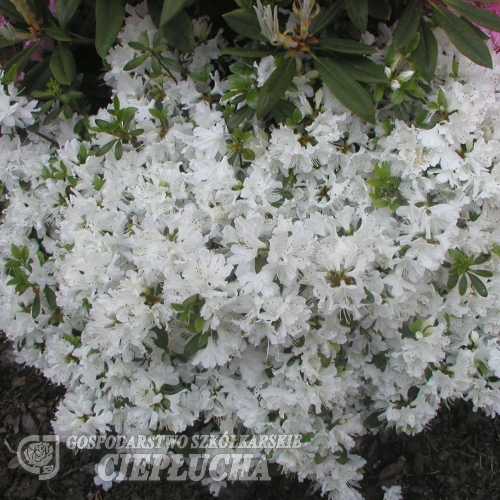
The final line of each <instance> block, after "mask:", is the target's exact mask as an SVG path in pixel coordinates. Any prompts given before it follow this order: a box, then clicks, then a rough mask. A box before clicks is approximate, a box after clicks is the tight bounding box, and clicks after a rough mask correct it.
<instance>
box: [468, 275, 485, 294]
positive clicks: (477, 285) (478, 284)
mask: <svg viewBox="0 0 500 500" xmlns="http://www.w3.org/2000/svg"><path fill="white" fill-rule="evenodd" d="M467 276H469V279H470V282H471V285H472V288H474V290H476V292H477V293H478V294H479V295H481V297H487V296H488V290H487V289H486V286H485V284H484V283H483V282H482V281H481V280H480V279H479V278H478V277H477V276H474V275H473V274H467Z"/></svg>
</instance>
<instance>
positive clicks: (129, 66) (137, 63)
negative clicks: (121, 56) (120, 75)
mask: <svg viewBox="0 0 500 500" xmlns="http://www.w3.org/2000/svg"><path fill="white" fill-rule="evenodd" d="M148 57H149V54H141V55H140V56H137V57H134V58H133V59H131V60H130V61H129V62H128V63H127V64H125V66H123V71H132V70H133V69H135V68H137V67H139V66H140V65H141V64H142V63H143V62H144V61H145V60H146V59H147V58H148Z"/></svg>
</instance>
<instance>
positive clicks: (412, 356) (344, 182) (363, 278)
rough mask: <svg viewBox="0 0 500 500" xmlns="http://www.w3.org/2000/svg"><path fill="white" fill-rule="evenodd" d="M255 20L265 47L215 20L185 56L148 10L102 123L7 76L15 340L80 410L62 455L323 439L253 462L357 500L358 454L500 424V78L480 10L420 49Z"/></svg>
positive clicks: (4, 227) (433, 17) (7, 293)
mask: <svg viewBox="0 0 500 500" xmlns="http://www.w3.org/2000/svg"><path fill="white" fill-rule="evenodd" d="M68 3H69V2H68ZM242 3H243V4H244V5H243V6H241V5H240V8H241V9H242V10H243V13H242V12H238V13H237V14H236V15H235V14H234V13H232V14H231V13H229V14H228V15H227V16H226V17H229V18H230V19H232V20H231V21H230V22H229V25H231V22H233V28H235V27H236V26H235V25H234V18H235V17H238V16H246V17H247V18H249V16H252V19H255V20H256V22H257V23H258V24H257V25H258V28H257V29H258V30H259V33H260V36H261V37H262V40H254V41H248V40H247V39H244V34H240V41H238V40H237V44H238V45H236V44H231V45H229V44H228V42H227V40H226V39H225V38H224V34H223V32H222V31H221V30H219V31H215V32H214V30H213V29H211V25H210V20H209V19H208V18H206V17H194V16H193V17H192V18H191V17H189V25H190V28H189V30H188V33H189V45H188V46H184V47H182V46H179V44H181V45H182V43H183V42H182V40H181V41H179V40H178V39H176V42H175V43H174V42H173V41H172V39H171V38H172V35H170V39H168V37H166V36H165V32H164V29H163V27H162V26H160V23H159V22H158V19H159V18H158V16H157V15H156V14H155V15H154V16H153V18H152V16H151V15H150V13H151V12H152V9H154V8H155V5H154V4H155V2H145V3H141V4H138V5H136V6H135V7H133V6H131V5H128V6H127V7H126V16H125V25H124V27H123V29H122V30H121V31H120V33H119V35H118V39H117V41H116V43H115V44H114V45H113V46H112V47H111V48H110V50H109V52H108V54H107V56H106V65H107V71H106V73H105V76H104V80H105V82H106V83H107V85H109V86H110V87H111V89H112V93H113V97H112V101H111V102H110V104H109V105H108V106H107V107H106V108H102V109H100V110H99V111H98V112H96V113H95V114H93V115H88V114H82V113H79V112H76V111H75V110H74V111H73V112H72V113H69V112H67V113H53V114H52V116H50V119H47V117H48V115H50V113H51V110H53V109H56V108H57V107H58V106H59V102H58V101H57V100H56V99H55V100H54V101H53V102H51V106H50V107H49V108H47V109H45V107H44V109H43V110H42V111H41V112H40V111H39V110H40V107H43V103H42V102H37V101H34V100H30V99H28V98H27V96H25V95H23V92H22V83H21V84H18V85H17V86H16V84H15V83H14V80H13V78H12V74H10V75H9V74H8V71H7V72H2V78H3V86H2V87H1V101H0V102H1V108H0V122H1V132H2V137H1V138H0V181H1V190H2V198H1V202H2V204H3V216H2V217H3V218H2V220H1V226H0V255H1V280H0V310H1V313H0V327H1V328H2V329H3V330H4V331H5V332H6V333H7V335H8V336H9V338H10V339H11V340H12V341H13V343H14V346H15V348H16V349H17V353H18V357H19V361H20V362H25V363H27V364H29V365H33V366H36V367H38V368H39V369H40V370H41V371H42V372H43V373H44V374H45V375H46V376H47V377H48V378H50V379H51V380H52V381H54V382H56V383H59V384H63V385H64V386H65V387H66V389H67V392H66V395H65V397H64V399H63V401H62V402H61V404H60V406H59V409H58V412H57V417H56V420H55V421H54V430H55V432H56V433H58V434H59V435H60V436H61V438H62V439H65V438H66V437H68V436H70V435H74V434H76V435H83V436H90V435H94V434H103V435H104V434H112V433H115V434H123V435H129V436H133V435H139V434H142V435H143V434H148V435H149V434H151V435H154V434H162V433H189V432H193V429H197V428H198V429H199V428H200V426H202V425H207V426H208V429H209V430H210V431H211V432H212V433H220V434H224V433H227V434H226V435H239V434H266V435H271V434H295V435H296V434H300V435H302V442H303V446H302V447H301V448H294V449H286V450H285V449H273V450H270V449H265V448H264V449H260V450H259V449H256V450H253V452H254V453H255V454H256V456H259V455H266V457H267V460H268V461H269V462H271V463H275V464H277V465H279V466H280V467H281V470H282V472H283V473H285V474H290V473H294V474H296V475H297V476H298V478H299V479H300V480H303V479H304V478H309V479H312V480H314V481H315V482H316V484H317V485H318V487H319V488H320V489H321V491H322V492H323V493H329V494H330V498H338V499H342V500H344V499H355V498H360V495H359V493H358V492H357V491H356V482H357V481H359V480H360V479H361V478H362V474H363V465H364V460H363V459H362V458H361V457H360V456H359V455H358V454H357V453H356V451H355V442H356V438H357V437H358V436H360V435H362V434H364V433H367V432H376V431H377V430H378V429H381V428H384V429H386V428H392V427H394V428H396V429H397V431H398V432H404V433H417V432H420V431H421V430H422V429H423V428H424V427H425V425H426V424H427V423H428V422H429V421H430V420H431V419H432V418H433V417H434V416H435V415H436V412H437V409H438V408H439V406H440V405H441V404H443V403H446V401H449V400H453V399H456V398H461V399H465V400H469V401H471V402H472V404H473V406H474V408H475V409H478V408H481V409H483V410H484V411H485V412H486V413H488V414H489V415H496V414H498V413H499V412H500V344H499V335H498V328H499V324H500V307H499V304H500V272H499V271H500V257H499V255H500V166H499V164H498V163H499V160H500V143H499V140H500V114H499V111H500V96H499V95H498V89H500V66H499V63H500V60H499V56H498V55H497V54H496V53H495V51H491V50H490V48H488V46H487V45H485V42H484V41H482V38H481V36H480V35H479V33H478V31H479V28H477V27H476V26H475V25H473V24H471V23H469V21H467V22H466V21H464V20H463V18H460V17H458V16H457V15H456V13H458V14H461V12H460V6H461V4H460V2H458V0H453V2H451V0H450V1H449V2H446V3H447V4H450V5H451V6H452V7H455V6H458V7H457V10H456V11H455V12H456V13H452V12H451V11H448V10H446V9H445V7H443V6H442V5H441V4H440V5H435V6H434V7H433V8H434V12H432V11H431V10H429V9H427V10H426V9H425V8H424V9H423V10H422V9H421V6H420V4H418V6H417V5H416V2H408V3H407V5H406V6H404V5H403V7H404V8H403V9H401V16H403V17H401V19H400V23H401V22H402V21H404V20H405V19H406V20H407V21H408V23H409V24H410V28H411V29H412V30H413V33H412V34H411V37H408V39H406V38H405V36H406V35H404V34H402V31H401V29H400V28H399V26H400V25H401V24H400V23H399V24H398V23H397V22H394V23H392V24H390V25H386V24H384V23H379V22H378V21H374V19H376V18H374V17H372V16H371V15H370V16H368V14H367V16H368V17H367V19H368V21H367V24H366V26H365V24H362V21H363V20H361V19H359V18H356V17H355V18H354V19H351V21H352V22H351V21H348V20H347V18H352V17H354V16H355V14H354V12H353V11H350V8H349V7H348V8H347V11H344V10H342V11H341V12H340V11H339V16H341V17H340V19H344V18H345V19H346V20H345V23H344V21H342V23H339V22H338V19H339V17H336V16H333V17H331V20H330V21H329V22H328V23H327V24H326V25H324V26H322V27H321V29H319V28H318V29H316V30H315V31H314V28H311V26H312V24H311V25H308V22H309V21H311V22H312V21H313V20H314V19H315V18H316V17H317V18H319V19H325V16H324V14H325V13H324V12H322V13H323V17H322V18H321V17H320V16H319V15H318V16H314V14H315V13H316V14H319V12H320V11H319V10H318V9H322V7H318V6H317V5H315V3H314V2H306V1H305V0H304V1H303V2H298V3H297V5H295V6H292V5H291V4H290V2H276V4H279V5H280V9H277V10H276V9H273V8H272V5H263V4H262V3H261V2H260V1H257V2H254V3H253V2H238V4H242ZM359 3H360V4H364V2H359ZM336 4H337V3H335V2H333V4H332V5H336ZM385 4H387V5H389V7H390V6H391V4H389V2H380V5H385ZM347 5H348V4H346V6H347ZM466 5H469V4H466ZM369 6H372V3H369ZM408 6H410V7H411V9H410V10H407V8H408ZM148 8H149V10H148ZM329 8H330V7H328V6H327V7H326V11H328V9H329ZM370 8H371V7H370ZM252 9H253V10H252ZM159 12H160V16H161V9H160V11H159ZM178 12H182V13H185V11H183V10H182V6H181V9H180V10H179V11H178ZM231 12H233V11H231ZM405 12H406V13H407V14H406V17H404V16H405V14H404V13H405ZM415 12H416V14H415ZM472 12H473V13H475V14H477V12H476V11H472ZM178 15H182V14H178ZM186 15H187V14H186ZM377 15H378V16H379V17H382V15H381V14H380V13H378V14H377ZM384 15H386V17H390V15H391V14H390V13H389V14H387V13H386V14H384ZM231 16H232V17H231ZM342 16H343V17H342ZM414 16H417V17H416V18H415V19H416V20H417V22H416V23H415V19H414ZM449 16H454V17H455V18H456V19H458V20H459V21H460V22H463V23H464V24H466V25H467V27H468V28H469V29H470V30H471V31H472V32H473V33H475V36H477V39H476V38H474V39H473V42H474V43H476V42H477V40H479V41H480V44H479V42H477V44H476V45H475V47H476V49H475V50H476V52H478V51H479V52H478V53H479V54H480V55H481V57H482V59H481V60H479V61H478V60H476V61H471V59H470V56H471V55H473V54H470V53H467V51H468V48H470V47H469V46H467V47H466V48H465V49H464V42H463V40H458V41H457V40H456V39H453V38H454V26H455V24H453V23H456V21H455V20H450V19H451V18H450V17H449ZM488 16H489V14H488ZM363 19H364V18H363ZM447 19H448V21H446V20H447ZM484 19H486V18H484ZM488 19H493V20H494V21H492V22H496V18H495V17H493V16H490V17H488ZM479 20H480V19H475V20H474V22H477V21H479ZM349 22H351V24H348V23H349ZM447 22H448V24H447ZM482 22H483V24H484V20H483V21H482ZM284 23H285V24H286V26H285V25H284ZM330 23H331V24H330ZM358 23H359V25H358ZM363 23H364V21H363ZM166 24H167V25H168V22H167V23H166ZM438 24H440V25H441V27H438ZM257 25H255V23H254V26H257ZM351 25H352V26H351ZM344 26H348V27H349V29H350V30H351V31H350V33H351V35H352V36H351V35H349V36H351V38H352V39H351V38H349V37H348V36H347V35H346V36H344V37H343V38H342V37H339V36H330V35H332V33H331V32H335V33H333V34H337V33H340V32H342V30H343V29H344ZM411 26H413V27H411ZM450 26H451V28H450ZM398 28H399V31H398ZM410 28H408V29H410ZM310 29H311V30H312V31H310ZM352 29H357V31H352ZM363 29H365V31H364V32H363V33H362V34H361V32H362V30H363ZM247 34H248V33H247ZM323 34H324V36H323ZM309 35H310V36H309ZM356 37H358V39H357V40H356V39H355V38H356ZM398 37H403V39H401V38H399V41H398ZM310 38H315V39H317V40H316V41H314V40H311V39H310ZM322 38H324V40H323V41H321V39H322ZM339 40H346V41H339ZM422 40H427V42H425V43H426V44H427V45H425V43H424V49H425V50H427V52H428V55H429V56H430V57H431V59H430V60H427V62H426V63H425V64H424V62H425V61H424V60H423V59H422V58H420V56H419V55H418V54H419V51H420V50H422V47H421V43H422ZM184 42H185V40H184ZM469 42H470V39H469ZM186 43H187V42H186ZM300 44H302V45H300ZM429 44H430V45H429ZM316 45H317V46H318V47H320V48H319V49H317V48H315V46H316ZM469 45H470V44H469ZM332 47H333V49H332ZM478 47H480V48H479V49H478ZM484 48H486V50H487V52H485V49H484ZM342 51H343V52H342ZM346 51H347V52H346ZM352 51H355V52H352ZM339 54H341V55H339ZM342 54H343V55H342ZM346 54H350V55H351V56H352V59H349V58H348V57H346ZM476 55H477V54H476ZM474 58H475V59H477V57H475V56H474V55H473V57H472V59H474ZM353 60H354V61H358V63H359V64H357V63H352V61H353ZM349 61H351V63H352V64H351V66H353V65H354V66H357V67H358V73H357V74H358V77H355V76H353V73H352V71H353V70H352V67H351V69H350V70H349V69H346V68H348V66H349V64H350V63H349ZM477 63H481V64H482V65H478V64H477ZM429 64H431V65H432V66H431V67H430V66H429ZM487 66H490V68H488V67H487ZM367 68H368V69H367ZM369 68H372V74H375V75H378V76H377V78H378V80H377V81H370V80H369V81H367V79H366V77H365V79H364V80H363V79H362V78H361V79H360V78H359V75H362V74H363V71H364V72H368V71H369ZM349 71H350V73H349ZM339 75H344V76H342V78H344V79H345V80H344V83H345V82H347V83H348V85H344V86H343V87H342V85H340V84H341V83H342V81H341V77H340V76H339ZM356 78H357V79H356ZM59 83H61V82H59ZM339 89H340V90H339ZM342 89H343V90H342ZM353 92H354V94H355V95H357V96H358V97H359V99H361V101H356V99H355V98H353ZM360 96H362V98H361V97H360ZM224 449H225V450H226V451H225V452H227V451H228V448H224ZM164 451H165V452H167V451H168V450H167V449H165V450H164ZM211 451H212V452H214V450H211ZM222 465H223V464H222ZM222 465H221V466H222ZM205 482H206V483H207V484H209V485H210V487H211V489H212V491H213V492H218V491H219V489H220V487H221V486H222V484H221V483H220V482H215V481H213V480H211V479H210V478H207V479H206V480H205Z"/></svg>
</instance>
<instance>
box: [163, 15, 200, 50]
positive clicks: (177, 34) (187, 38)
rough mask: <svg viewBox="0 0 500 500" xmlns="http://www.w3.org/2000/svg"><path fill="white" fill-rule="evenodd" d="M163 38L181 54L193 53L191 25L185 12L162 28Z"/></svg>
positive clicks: (193, 44)
mask: <svg viewBox="0 0 500 500" xmlns="http://www.w3.org/2000/svg"><path fill="white" fill-rule="evenodd" d="M163 36H164V37H165V38H166V39H167V40H168V41H169V42H170V43H171V44H172V45H173V46H174V47H176V48H178V49H179V50H180V51H181V52H187V53H191V52H194V47H195V43H194V34H193V24H192V23H191V18H190V17H189V15H188V14H186V12H184V11H182V12H180V13H179V14H178V15H177V16H176V17H175V18H174V19H172V21H170V22H169V23H167V24H165V25H164V26H163Z"/></svg>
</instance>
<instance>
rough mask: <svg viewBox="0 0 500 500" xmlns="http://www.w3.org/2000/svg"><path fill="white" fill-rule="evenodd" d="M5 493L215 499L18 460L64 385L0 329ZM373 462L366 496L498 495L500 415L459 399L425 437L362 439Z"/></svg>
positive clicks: (306, 487) (279, 491)
mask: <svg viewBox="0 0 500 500" xmlns="http://www.w3.org/2000/svg"><path fill="white" fill-rule="evenodd" d="M0 381H1V382H0V498H2V499H6V500H10V499H36V500H56V499H71V500H167V499H168V500H181V499H182V500H210V499H212V498H213V497H211V496H210V495H209V494H208V493H207V492H206V490H205V489H204V488H203V487H201V486H200V485H199V484H198V483H191V484H189V483H187V482H183V483H180V484H176V483H172V482H167V481H165V482H161V483H153V482H149V483H144V482H123V483H121V484H116V485H115V486H113V488H111V489H110V490H109V491H108V492H105V491H103V490H102V488H98V487H96V486H95V485H94V482H93V476H94V474H93V471H94V468H93V463H95V460H94V458H93V457H92V455H91V454H90V452H88V451H84V452H81V451H80V452H78V453H77V454H75V453H74V452H73V451H71V450H68V449H66V448H65V446H61V468H60V471H59V473H58V474H57V475H56V476H55V477H54V478H53V479H50V480H48V481H39V480H38V479H36V478H35V476H33V475H31V474H29V473H27V472H25V471H24V470H23V469H22V468H21V467H20V466H19V464H18V462H17V458H16V454H15V450H16V448H17V445H18V443H19V442H20V441H21V439H23V438H24V437H25V436H27V435H31V434H49V433H50V431H51V427H50V420H51V419H52V417H53V415H54V412H55V410H56V407H57V403H58V401H59V399H60V398H61V397H62V396H63V395H64V388H62V387H58V386H55V385H53V384H51V383H49V382H48V381H47V380H46V379H45V378H44V377H43V376H42V375H40V374H39V373H38V372H37V371H36V370H34V369H32V368H28V367H23V366H20V365H17V364H16V363H15V361H14V358H13V355H12V352H11V349H10V345H9V344H8V342H6V341H5V338H4V337H3V336H2V335H1V334H0ZM357 447H358V451H359V453H361V455H362V456H363V457H364V458H365V459H366V460H367V464H366V466H365V471H366V472H365V477H364V480H363V482H362V484H361V489H360V491H361V493H362V495H363V497H364V498H365V499H366V500H381V499H382V498H383V490H382V487H383V486H386V487H388V486H391V485H393V484H399V485H401V486H402V487H403V494H404V500H417V499H418V500H421V499H428V500H499V499H500V420H499V419H498V418H497V419H491V418H488V417H486V416H485V415H484V414H482V413H480V412H479V413H474V412H473V411H472V409H471V407H470V405H469V404H467V403H464V402H455V403H454V404H450V405H449V407H448V408H443V409H441V410H440V411H439V414H438V416H437V417H436V418H435V419H434V420H433V421H432V422H431V424H430V425H429V428H428V429H427V430H426V431H425V432H424V433H422V434H420V435H418V436H406V435H397V434H396V433H394V432H389V433H387V434H377V435H375V436H372V435H369V436H364V437H361V438H359V440H358V443H357ZM219 498H221V499H222V500H259V499H260V500H271V499H272V500H301V499H309V500H319V499H320V498H321V497H320V496H319V494H317V493H313V491H312V488H311V484H306V483H299V482H298V481H297V480H296V479H294V478H285V477H275V478H273V480H272V481H271V483H267V482H266V483H254V484H252V485H248V484H244V483H233V485H232V486H231V487H230V488H229V489H228V490H226V491H224V492H223V493H221V495H220V497H219Z"/></svg>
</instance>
